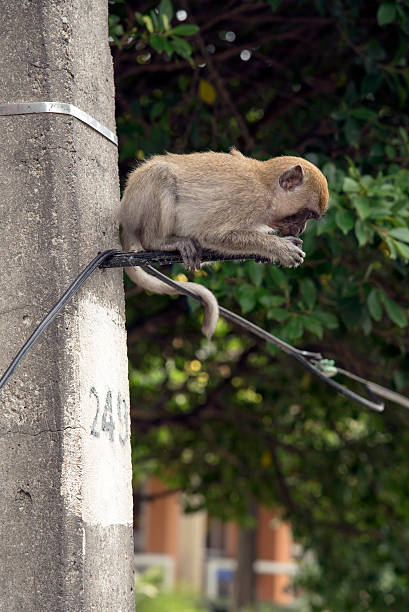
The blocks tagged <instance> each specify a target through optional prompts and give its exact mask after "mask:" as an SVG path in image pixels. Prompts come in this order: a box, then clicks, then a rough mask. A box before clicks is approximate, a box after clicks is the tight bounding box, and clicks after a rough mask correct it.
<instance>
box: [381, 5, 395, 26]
mask: <svg viewBox="0 0 409 612" xmlns="http://www.w3.org/2000/svg"><path fill="white" fill-rule="evenodd" d="M395 16H396V6H395V3H394V2H384V3H383V4H381V6H380V7H379V8H378V13H377V19H378V23H379V25H380V26H384V25H387V24H388V23H392V21H393V20H394V19H395Z"/></svg>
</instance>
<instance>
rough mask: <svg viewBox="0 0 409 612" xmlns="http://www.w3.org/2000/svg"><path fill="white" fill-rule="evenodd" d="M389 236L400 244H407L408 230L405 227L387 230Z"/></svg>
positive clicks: (408, 239) (408, 240)
mask: <svg viewBox="0 0 409 612" xmlns="http://www.w3.org/2000/svg"><path fill="white" fill-rule="evenodd" d="M389 236H391V237H392V238H396V240H400V241H401V242H409V229H408V228H407V227H394V228H393V229H391V230H389Z"/></svg>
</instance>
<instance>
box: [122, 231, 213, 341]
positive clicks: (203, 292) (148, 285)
mask: <svg viewBox="0 0 409 612" xmlns="http://www.w3.org/2000/svg"><path fill="white" fill-rule="evenodd" d="M122 246H123V249H124V251H126V252H129V251H137V252H139V251H143V248H142V244H141V243H140V242H139V240H137V238H136V237H135V236H132V237H129V236H128V235H127V234H126V233H123V234H122ZM126 273H127V275H128V276H129V278H130V279H131V280H132V281H133V282H134V283H135V284H136V285H138V286H139V287H142V288H143V289H146V290H147V291H152V293H161V294H166V295H178V294H179V291H177V290H176V289H174V288H173V287H170V286H169V285H166V284H165V283H163V282H162V281H160V280H159V279H158V278H155V277H154V276H152V275H151V274H148V273H147V272H145V271H144V270H141V268H140V267H139V266H135V267H133V268H126ZM178 284H180V285H181V286H182V285H183V286H185V287H186V288H187V289H191V290H192V291H193V292H194V293H196V294H197V295H198V296H200V297H201V298H202V300H203V307H204V318H203V324H202V332H203V333H204V335H205V336H206V338H209V339H210V338H211V337H212V336H213V334H214V330H215V329H216V324H217V320H218V318H219V304H218V303H217V299H216V297H215V296H214V295H213V293H212V292H211V291H209V289H206V287H203V285H199V284H198V283H190V282H183V283H179V282H178Z"/></svg>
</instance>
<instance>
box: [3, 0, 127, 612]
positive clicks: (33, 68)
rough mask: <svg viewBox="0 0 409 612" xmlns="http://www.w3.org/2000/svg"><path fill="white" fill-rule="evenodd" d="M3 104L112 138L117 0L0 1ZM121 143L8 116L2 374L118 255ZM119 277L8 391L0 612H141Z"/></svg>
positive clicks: (33, 355) (82, 302) (47, 343)
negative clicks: (46, 111) (52, 313)
mask: <svg viewBox="0 0 409 612" xmlns="http://www.w3.org/2000/svg"><path fill="white" fill-rule="evenodd" d="M0 23H1V24H2V36H1V37H0V57H1V70H0V101H1V102H10V103H12V102H27V101H43V100H46V101H59V102H69V103H72V104H75V105H76V106H79V107H80V108H82V109H83V110H85V111H86V112H88V113H89V114H90V115H92V116H94V117H95V118H96V119H98V120H99V121H101V122H103V123H104V124H105V125H107V127H109V128H110V129H111V130H115V123H114V91H113V74H112V61H111V56H110V52H109V47H108V41H107V38H108V32H107V2H106V0H93V2H87V1H84V0H19V1H18V2H17V1H14V0H13V1H10V2H2V3H0ZM118 204H119V185H118V176H117V150H116V148H115V146H114V145H113V144H112V143H110V142H109V141H108V140H106V139H105V138H103V137H102V136H101V135H100V134H98V133H97V132H95V131H93V130H92V129H91V128H89V127H88V126H86V125H84V124H82V123H81V122H79V121H78V120H77V119H75V118H70V117H66V116H63V115H24V116H21V115H20V116H15V117H0V232H1V239H0V347H1V350H0V371H1V372H3V371H4V370H5V368H6V367H7V365H8V364H9V363H10V361H11V359H12V358H13V357H14V355H15V354H16V352H17V351H18V349H19V348H20V346H21V345H22V343H23V342H24V340H25V339H26V338H27V337H28V336H29V335H30V334H31V333H32V331H33V330H34V328H35V326H36V325H37V323H38V322H39V321H40V320H41V318H42V317H43V316H44V315H45V314H46V312H47V311H48V310H49V308H50V307H51V306H52V305H53V304H54V302H55V301H56V300H57V299H58V297H59V296H60V295H61V294H62V293H63V291H64V290H65V288H66V287H67V286H68V285H69V284H70V282H71V281H72V280H73V279H74V278H75V276H76V275H77V274H78V272H79V271H80V270H81V269H82V268H83V267H84V266H85V265H86V264H87V263H88V262H89V260H90V259H91V258H92V257H94V256H95V255H96V253H97V252H98V251H101V250H103V249H106V248H115V247H117V246H119V241H118V229H117V225H116V221H115V217H116V210H117V206H118ZM132 559H133V546H132V496H131V458H130V443H129V397H128V381H127V358H126V342H125V328H124V303H123V289H122V270H120V269H119V270H105V271H99V270H98V271H96V272H95V273H94V275H93V277H91V279H90V280H88V281H87V283H86V285H85V286H84V287H83V288H82V289H81V290H80V292H79V294H78V296H77V298H75V299H74V301H73V302H72V303H71V304H70V305H69V306H68V307H66V308H65V310H64V311H63V312H62V314H60V315H59V317H58V319H57V320H56V321H55V322H54V323H53V324H52V325H51V327H50V328H49V329H48V330H47V331H46V333H45V334H44V335H43V337H42V338H41V340H40V341H39V343H38V344H37V345H36V346H35V347H34V349H33V350H32V351H31V352H30V354H29V355H28V357H26V359H25V360H24V362H23V363H22V364H21V366H20V367H19V368H18V370H17V371H16V373H15V374H14V376H13V378H12V380H11V381H10V382H9V383H8V384H7V387H5V388H4V390H3V391H2V392H0V611H1V612H3V611H4V612H6V611H7V612H32V611H33V612H34V611H36V612H37V611H41V612H48V611H50V612H59V611H67V612H68V611H69V612H79V611H83V610H84V611H87V612H88V611H98V612H104V611H109V612H114V611H115V612H119V611H121V612H128V611H130V610H132V609H133V593H132V584H133V580H132Z"/></svg>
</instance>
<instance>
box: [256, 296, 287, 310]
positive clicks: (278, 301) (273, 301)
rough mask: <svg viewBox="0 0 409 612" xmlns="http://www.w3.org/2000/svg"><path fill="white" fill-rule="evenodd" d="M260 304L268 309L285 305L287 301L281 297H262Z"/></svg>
mask: <svg viewBox="0 0 409 612" xmlns="http://www.w3.org/2000/svg"><path fill="white" fill-rule="evenodd" d="M258 301H259V302H260V304H263V306H266V307H267V308H271V307H273V306H281V305H282V304H284V302H285V299H284V298H283V297H281V296H280V295H262V296H260V297H259V298H258Z"/></svg>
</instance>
